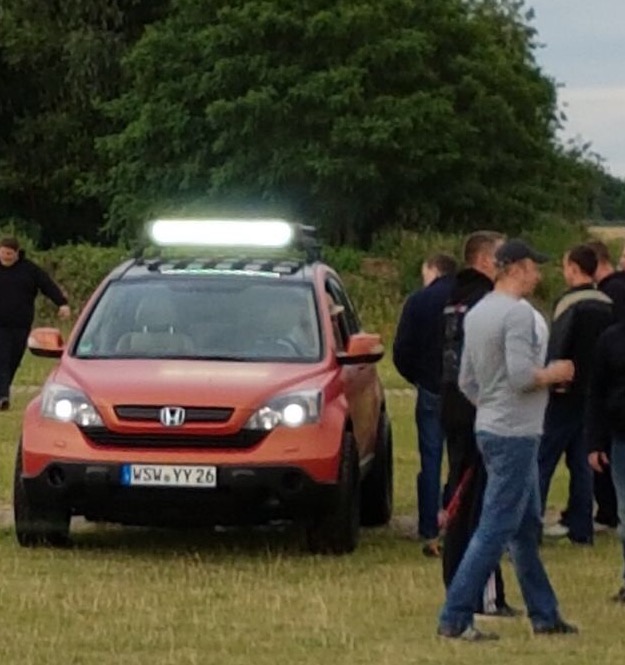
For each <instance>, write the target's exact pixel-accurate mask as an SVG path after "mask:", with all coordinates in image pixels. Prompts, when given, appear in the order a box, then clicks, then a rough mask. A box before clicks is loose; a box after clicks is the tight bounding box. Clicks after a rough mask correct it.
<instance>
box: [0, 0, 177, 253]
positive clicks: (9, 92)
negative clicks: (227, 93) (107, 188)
mask: <svg viewBox="0 0 625 665" xmlns="http://www.w3.org/2000/svg"><path fill="white" fill-rule="evenodd" d="M163 6H164V2H163V1H156V2H155V1H154V0H50V1H48V2H40V1H37V0H3V2H2V8H1V9H0V13H1V15H0V72H1V73H2V78H1V79H0V80H2V81H3V82H5V84H4V85H5V88H4V89H0V93H2V94H1V95H0V98H1V99H2V106H1V107H0V120H1V121H2V122H1V124H0V127H1V129H0V145H1V147H2V152H1V154H0V196H2V197H3V198H4V200H5V204H4V206H3V208H4V210H5V214H6V212H9V213H11V214H13V215H17V216H21V217H26V218H28V219H31V220H34V221H36V222H37V223H39V225H40V226H41V229H42V238H43V241H44V243H47V244H49V243H50V242H53V241H63V240H66V239H68V238H76V237H81V236H82V237H86V238H92V239H93V238H95V237H97V235H96V234H97V231H98V228H99V226H100V225H101V223H102V213H103V210H102V208H101V205H100V202H99V201H98V200H97V199H95V198H94V197H93V196H92V195H91V193H90V192H87V191H86V190H85V188H84V182H85V179H86V177H87V175H88V174H92V173H93V171H94V169H95V168H96V167H97V166H96V165H97V160H96V155H95V150H94V138H95V136H97V135H98V134H101V133H106V132H107V131H109V128H108V127H107V121H106V119H105V118H104V117H103V115H102V114H101V112H100V111H99V108H98V105H99V103H100V101H101V100H102V99H107V98H109V97H112V96H115V95H117V94H118V93H119V86H120V82H121V79H120V75H121V72H120V67H119V63H120V59H121V55H122V54H123V53H124V51H125V49H126V48H127V47H128V45H129V44H131V43H133V41H136V39H137V38H138V37H139V36H140V34H141V32H142V30H143V26H144V24H145V23H146V22H149V21H150V20H153V19H154V18H156V17H158V16H159V15H160V14H159V12H160V11H161V10H162V8H163Z"/></svg>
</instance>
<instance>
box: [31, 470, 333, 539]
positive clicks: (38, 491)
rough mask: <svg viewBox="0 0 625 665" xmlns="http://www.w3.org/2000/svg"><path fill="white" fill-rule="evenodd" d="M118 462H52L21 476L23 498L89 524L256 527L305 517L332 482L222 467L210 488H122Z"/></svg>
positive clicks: (325, 497)
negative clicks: (64, 511)
mask: <svg viewBox="0 0 625 665" xmlns="http://www.w3.org/2000/svg"><path fill="white" fill-rule="evenodd" d="M121 470H122V465H121V464H109V463H105V464H99V463H73V462H54V463H51V464H49V465H47V466H46V467H45V468H43V469H42V471H41V472H40V473H39V474H38V475H36V476H23V480H24V487H25V490H26V493H27V495H28V497H29V500H30V501H32V502H33V503H34V504H37V505H41V506H47V507H52V506H58V507H61V508H69V509H70V510H71V511H72V514H73V515H84V516H85V517H86V518H87V519H90V520H93V521H106V522H117V523H121V524H129V525H140V526H187V525H188V526H199V525H215V524H220V525H238V524H262V523H266V522H268V521H271V520H275V519H293V520H306V519H310V518H314V517H315V516H317V515H319V514H322V513H324V512H326V511H327V510H328V509H330V508H331V506H332V505H333V502H334V501H335V497H336V491H337V487H336V485H335V484H325V483H319V482H315V481H314V480H313V479H312V478H311V477H310V476H309V475H308V474H307V473H306V472H305V471H303V470H302V469H300V468H298V467H294V466H261V465H259V466H254V465H250V466H239V465H236V466H234V465H231V466H230V465H222V466H219V467H218V469H217V487H216V488H214V489H203V488H202V489H197V488H186V487H136V486H133V487H127V486H124V485H122V484H121Z"/></svg>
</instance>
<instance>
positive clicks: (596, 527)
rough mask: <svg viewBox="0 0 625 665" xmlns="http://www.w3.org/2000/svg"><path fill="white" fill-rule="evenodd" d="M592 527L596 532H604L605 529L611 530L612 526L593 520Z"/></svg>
mask: <svg viewBox="0 0 625 665" xmlns="http://www.w3.org/2000/svg"><path fill="white" fill-rule="evenodd" d="M592 528H593V531H594V532H595V533H604V532H605V531H609V530H610V527H609V526H608V525H607V524H601V522H593V523H592Z"/></svg>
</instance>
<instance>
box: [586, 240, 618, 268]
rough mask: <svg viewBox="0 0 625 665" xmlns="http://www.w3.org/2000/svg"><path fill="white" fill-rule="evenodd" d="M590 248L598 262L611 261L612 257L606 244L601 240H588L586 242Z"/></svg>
mask: <svg viewBox="0 0 625 665" xmlns="http://www.w3.org/2000/svg"><path fill="white" fill-rule="evenodd" d="M586 244H587V245H588V247H590V249H592V251H593V252H594V253H595V256H596V257H597V261H598V262H599V263H611V262H612V257H611V256H610V250H609V249H608V246H607V245H606V244H605V243H604V242H603V241H602V240H590V241H589V242H587V243H586Z"/></svg>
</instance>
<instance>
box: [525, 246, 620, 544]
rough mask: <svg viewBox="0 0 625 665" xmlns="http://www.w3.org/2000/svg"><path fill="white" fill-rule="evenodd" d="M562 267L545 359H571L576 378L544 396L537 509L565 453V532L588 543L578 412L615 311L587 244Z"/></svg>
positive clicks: (587, 474) (588, 495) (586, 479)
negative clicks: (598, 283) (561, 289)
mask: <svg viewBox="0 0 625 665" xmlns="http://www.w3.org/2000/svg"><path fill="white" fill-rule="evenodd" d="M562 268H563V273H564V279H565V281H566V283H567V285H568V286H569V290H568V291H566V292H565V293H564V295H563V296H562V297H561V298H560V299H559V300H558V301H557V302H556V305H555V310H554V314H553V318H552V325H551V336H550V339H549V350H548V354H547V359H548V361H551V360H572V361H573V364H574V366H575V379H574V380H573V382H572V383H571V384H567V385H560V386H556V387H555V388H554V389H552V391H551V393H550V396H549V404H548V406H547V411H546V413H545V427H544V434H543V437H542V440H541V444H540V450H539V454H538V467H539V477H540V491H541V502H542V512H543V514H544V512H545V507H546V504H547V495H548V494H549V485H550V484H551V478H552V477H553V473H554V471H555V469H556V466H557V464H558V461H559V460H560V457H561V456H562V454H563V453H566V463H567V466H568V468H569V472H570V474H571V482H570V485H569V488H570V491H569V503H568V511H567V527H568V533H567V534H566V535H568V537H569V539H570V540H571V541H572V542H574V543H578V544H583V545H592V543H593V534H594V529H593V517H592V507H593V482H592V472H591V469H590V466H589V465H588V460H587V455H586V447H585V444H584V436H583V431H584V430H583V425H584V419H583V413H584V406H585V399H586V392H587V390H588V380H589V376H590V369H591V364H592V355H593V353H594V349H595V344H596V343H597V339H598V338H599V335H600V334H601V333H602V332H603V331H604V330H605V329H606V328H607V327H608V326H610V325H611V324H612V323H613V322H614V313H613V306H612V301H611V300H610V298H609V297H608V296H606V295H605V294H604V293H602V292H601V291H599V290H597V289H596V288H595V286H594V283H593V277H594V274H595V271H596V269H597V258H596V256H595V253H594V251H593V249H592V248H591V247H589V246H588V245H577V246H576V247H573V249H571V250H570V251H569V252H567V253H566V254H565V255H564V258H563V260H562ZM546 533H548V532H546Z"/></svg>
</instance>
